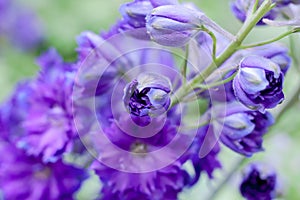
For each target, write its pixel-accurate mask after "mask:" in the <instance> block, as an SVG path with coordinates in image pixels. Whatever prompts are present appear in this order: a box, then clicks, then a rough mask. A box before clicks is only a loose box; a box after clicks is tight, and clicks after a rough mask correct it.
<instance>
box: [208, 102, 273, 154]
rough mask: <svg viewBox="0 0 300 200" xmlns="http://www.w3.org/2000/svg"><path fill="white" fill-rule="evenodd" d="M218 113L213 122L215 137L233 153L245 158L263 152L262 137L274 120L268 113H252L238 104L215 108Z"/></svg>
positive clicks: (232, 103) (233, 103)
mask: <svg viewBox="0 0 300 200" xmlns="http://www.w3.org/2000/svg"><path fill="white" fill-rule="evenodd" d="M215 109H216V110H217V111H216V112H219V113H217V114H216V119H215V120H214V121H213V126H214V132H215V135H216V137H218V136H219V137H220V139H221V142H222V143H223V144H224V145H226V146H227V147H229V148H230V149H232V150H233V151H235V152H237V153H240V154H242V155H245V156H251V155H252V154H254V153H257V152H259V151H262V150H263V147H262V143H263V136H264V134H265V133H266V132H267V130H268V127H269V126H271V125H273V123H274V119H273V117H272V115H271V114H270V113H269V112H265V113H260V112H259V111H252V110H250V109H248V108H247V107H245V106H243V105H242V104H240V103H239V102H231V103H229V104H227V105H225V104H224V105H222V104H220V105H218V106H217V107H215Z"/></svg>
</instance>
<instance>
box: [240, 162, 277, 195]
mask: <svg viewBox="0 0 300 200" xmlns="http://www.w3.org/2000/svg"><path fill="white" fill-rule="evenodd" d="M276 189H277V175H276V173H275V171H274V170H272V169H271V167H270V166H267V165H266V164H262V163H252V164H250V165H248V166H247V167H246V169H245V172H244V177H243V181H242V183H241V185H240V192H241V194H242V195H243V197H245V198H246V199H247V200H271V199H275V198H276Z"/></svg>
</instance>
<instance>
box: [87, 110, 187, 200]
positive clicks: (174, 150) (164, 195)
mask: <svg viewBox="0 0 300 200" xmlns="http://www.w3.org/2000/svg"><path fill="white" fill-rule="evenodd" d="M153 123H154V124H152V125H151V127H147V128H144V127H138V126H135V127H133V126H132V125H131V123H130V117H128V116H127V118H122V121H119V122H118V123H117V122H113V123H112V124H111V126H110V127H109V128H107V129H105V130H104V133H103V134H104V135H105V136H104V135H103V136H104V137H107V138H108V139H109V140H110V141H108V140H107V139H105V138H104V137H101V134H97V135H95V137H96V138H95V139H94V141H95V145H96V148H97V149H98V151H99V158H98V160H96V161H95V162H94V163H93V165H92V169H94V170H95V172H96V174H97V175H98V176H99V178H100V179H101V181H102V182H103V184H104V186H103V189H102V198H103V199H124V200H125V199H126V200H127V199H128V200H129V199H132V198H134V197H135V198H138V199H149V200H150V199H176V197H177V194H178V193H179V192H180V191H181V190H182V189H183V188H184V187H185V185H186V184H188V183H190V179H191V177H190V176H189V175H188V173H187V172H186V171H185V170H184V169H183V168H182V165H183V163H182V162H181V160H180V159H179V160H178V159H176V158H177V157H180V155H178V153H179V152H180V149H181V148H182V149H181V150H184V149H185V148H186V149H187V148H188V146H189V145H185V144H184V143H185V142H186V140H184V138H181V137H178V136H176V134H177V133H176V132H177V129H176V126H175V125H172V124H171V123H170V121H166V122H165V124H163V122H162V120H160V119H158V120H156V121H155V122H153ZM161 126H162V127H161ZM121 128H122V129H121ZM156 132H157V133H156ZM155 133H156V134H155ZM153 134H154V135H153ZM100 137H101V138H100ZM177 137H178V138H177ZM182 137H184V136H182ZM174 139H175V140H176V144H174V143H172V145H171V146H168V144H170V143H171V142H172V141H173V140H174ZM166 146H167V147H166Z"/></svg>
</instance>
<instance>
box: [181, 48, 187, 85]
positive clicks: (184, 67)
mask: <svg viewBox="0 0 300 200" xmlns="http://www.w3.org/2000/svg"><path fill="white" fill-rule="evenodd" d="M188 59H189V45H186V49H185V57H184V63H183V66H182V71H181V74H182V76H183V84H184V85H185V84H186V74H187V65H188Z"/></svg>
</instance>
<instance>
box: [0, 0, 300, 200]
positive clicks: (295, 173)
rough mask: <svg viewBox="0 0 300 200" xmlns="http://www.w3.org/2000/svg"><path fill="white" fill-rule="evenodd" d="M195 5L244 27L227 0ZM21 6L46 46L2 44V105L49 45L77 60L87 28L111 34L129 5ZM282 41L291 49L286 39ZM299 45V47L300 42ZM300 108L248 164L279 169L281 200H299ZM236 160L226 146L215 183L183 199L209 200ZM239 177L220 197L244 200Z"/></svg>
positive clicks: (55, 2) (264, 33)
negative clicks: (38, 25)
mask: <svg viewBox="0 0 300 200" xmlns="http://www.w3.org/2000/svg"><path fill="white" fill-rule="evenodd" d="M191 1H192V2H194V3H195V4H196V5H197V6H198V7H199V8H200V9H201V10H202V11H203V12H205V13H206V14H207V15H208V16H209V17H211V18H212V19H214V20H215V21H216V22H218V23H219V24H220V25H221V26H222V27H224V28H225V29H227V30H228V31H230V32H232V33H236V32H237V30H238V29H239V27H240V26H241V23H240V22H238V21H237V20H236V19H235V18H234V17H233V15H232V13H231V12H230V6H229V4H230V3H229V1H228V0H210V1H208V0H191ZM19 2H20V3H21V4H23V6H25V7H29V8H32V9H34V10H36V12H37V14H38V17H39V18H40V20H41V21H42V23H43V27H42V28H43V29H44V33H45V36H46V45H45V47H44V48H42V49H39V50H37V51H35V52H24V51H20V50H17V49H15V48H13V47H11V46H10V45H9V44H7V43H3V44H2V43H0V45H1V47H0V85H1V90H0V100H1V101H3V100H5V98H7V97H8V95H9V94H10V93H11V92H12V90H13V88H14V85H15V84H16V83H17V82H18V81H20V80H23V79H26V78H28V77H31V76H34V75H35V74H36V72H37V70H38V67H37V66H36V65H35V57H36V56H37V55H39V54H40V53H41V52H42V51H43V50H46V47H50V46H52V47H55V48H56V49H57V50H58V51H59V52H60V53H61V55H62V56H63V57H64V58H65V60H68V61H72V60H75V58H76V53H75V51H74V49H75V47H76V42H75V38H76V36H77V35H79V34H80V33H81V32H82V31H85V30H92V31H94V32H97V33H98V32H99V31H101V30H107V29H108V28H109V27H110V25H112V24H113V23H114V22H115V21H116V19H118V18H120V14H119V13H118V9H119V6H120V4H121V3H122V2H126V1H125V0H110V1H104V0H87V1H81V0H63V1H62V0H42V1H37V0H26V1H25V0H19ZM284 31H285V29H283V28H264V27H259V28H256V29H255V30H254V31H253V32H252V33H251V34H250V36H249V38H248V39H247V40H246V42H253V41H261V40H264V39H269V38H272V37H274V36H276V35H278V34H279V33H281V32H284ZM282 42H284V43H286V44H287V45H288V40H287V39H285V40H283V41H282ZM298 44H300V43H299V41H298ZM298 46H300V45H298ZM297 52H300V51H297ZM298 54H299V53H298ZM299 55H300V54H299ZM299 55H297V56H299ZM293 67H295V66H293ZM298 67H299V66H298ZM299 77H300V76H299V72H298V71H297V70H295V69H294V68H293V69H291V71H290V72H289V73H288V75H287V78H286V80H287V81H286V85H285V88H286V96H287V98H289V97H290V94H291V93H292V92H293V88H295V85H298V84H299V83H300V78H299ZM299 109H300V105H299V103H296V104H295V105H294V106H293V107H292V108H290V109H289V110H288V111H287V112H286V113H285V114H284V116H283V117H282V118H281V120H280V121H279V122H278V124H277V125H276V126H274V127H273V128H272V130H271V132H270V133H269V134H268V137H267V139H266V142H265V149H266V152H263V153H259V154H258V155H255V156H253V157H252V158H251V159H249V161H257V160H264V162H267V163H269V164H271V165H272V166H273V167H274V168H276V169H277V170H278V172H279V174H280V176H281V179H282V182H283V188H284V191H285V193H286V196H285V197H284V198H283V199H289V200H298V199H300V181H299V180H300V172H299V171H300V170H299V169H300V156H299V154H298V153H299V146H300V134H299V129H300V117H299V114H298V110H299ZM238 158H239V156H238V155H236V154H235V153H232V152H231V151H229V150H227V149H226V148H223V151H222V153H221V154H220V159H221V160H222V163H223V169H222V170H218V171H217V172H216V173H215V177H216V178H215V180H213V181H208V179H207V177H206V176H205V175H204V176H203V177H202V178H201V181H200V183H199V184H198V185H197V186H195V187H194V188H192V189H189V190H186V191H184V192H183V194H182V195H181V196H180V199H188V200H194V199H195V200H205V199H207V197H208V196H209V193H210V192H212V191H213V189H214V188H215V187H216V185H218V183H219V182H220V181H221V180H222V179H223V178H224V176H225V175H226V174H227V172H228V171H229V170H230V169H231V168H232V166H233V165H234V164H235V162H236V160H237V159H238ZM236 174H237V175H236V176H234V177H233V178H232V179H231V180H229V182H228V183H227V184H226V185H225V187H224V188H223V189H222V190H221V191H220V192H219V193H218V194H217V196H216V199H219V200H224V199H226V200H227V199H230V200H235V199H242V198H241V197H240V194H239V192H238V183H239V180H240V171H237V173H236ZM94 181H95V179H94V180H93V181H89V182H88V183H87V184H86V185H85V187H84V190H83V191H82V192H81V193H80V194H79V195H78V198H80V199H87V200H88V199H93V197H92V196H93V195H94V194H95V192H97V190H98V189H99V185H97V184H95V185H94Z"/></svg>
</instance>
